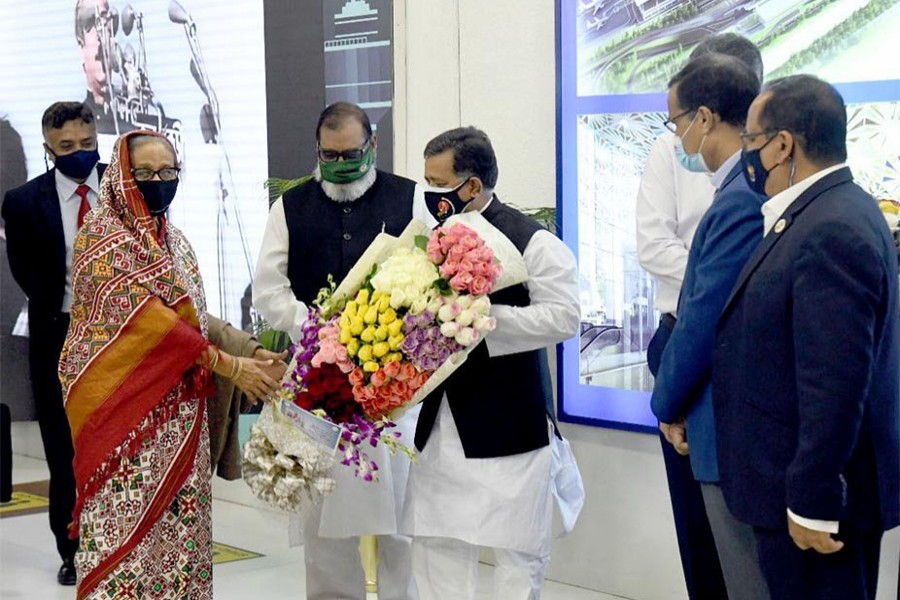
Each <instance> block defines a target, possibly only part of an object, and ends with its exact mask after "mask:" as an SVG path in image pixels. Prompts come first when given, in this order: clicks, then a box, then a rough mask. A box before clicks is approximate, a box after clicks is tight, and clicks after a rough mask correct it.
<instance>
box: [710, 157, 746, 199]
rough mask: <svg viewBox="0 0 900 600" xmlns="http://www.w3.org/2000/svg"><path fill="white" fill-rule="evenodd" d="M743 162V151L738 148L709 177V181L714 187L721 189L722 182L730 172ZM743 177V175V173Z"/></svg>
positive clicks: (717, 189)
mask: <svg viewBox="0 0 900 600" xmlns="http://www.w3.org/2000/svg"><path fill="white" fill-rule="evenodd" d="M739 162H741V151H740V150H738V151H737V152H735V153H734V154H732V155H731V156H729V157H728V159H727V160H726V161H725V162H723V163H722V166H720V167H719V168H718V169H716V172H715V173H713V175H712V177H710V178H709V182H710V183H711V184H712V186H713V188H714V189H715V190H716V191H719V188H721V187H722V184H723V183H725V178H726V177H728V174H729V173H731V170H732V169H733V168H734V167H735V166H736V165H737V164H738V163H739ZM741 177H743V175H741Z"/></svg>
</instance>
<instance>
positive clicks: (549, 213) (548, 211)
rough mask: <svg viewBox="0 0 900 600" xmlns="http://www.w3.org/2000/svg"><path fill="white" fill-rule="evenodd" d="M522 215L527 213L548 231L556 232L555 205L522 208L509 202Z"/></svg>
mask: <svg viewBox="0 0 900 600" xmlns="http://www.w3.org/2000/svg"><path fill="white" fill-rule="evenodd" d="M509 206H511V207H512V208H514V209H516V210H517V211H519V212H520V213H522V214H524V215H528V216H529V217H531V218H532V219H534V220H535V221H537V222H538V223H540V224H541V225H543V226H544V227H546V228H547V230H548V231H549V232H550V233H553V234H556V233H557V232H556V207H555V206H539V207H538V208H522V207H521V206H516V205H515V204H510V205H509Z"/></svg>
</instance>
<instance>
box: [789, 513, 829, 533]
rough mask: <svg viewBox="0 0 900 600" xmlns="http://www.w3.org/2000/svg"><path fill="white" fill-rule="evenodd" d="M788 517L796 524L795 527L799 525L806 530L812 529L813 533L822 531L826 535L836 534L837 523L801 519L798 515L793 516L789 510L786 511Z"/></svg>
mask: <svg viewBox="0 0 900 600" xmlns="http://www.w3.org/2000/svg"><path fill="white" fill-rule="evenodd" d="M787 514H788V517H789V518H790V519H791V521H793V522H794V523H796V524H797V525H801V526H803V527H806V528H807V529H812V530H813V531H824V532H826V533H837V532H838V526H839V522H838V521H820V520H818V519H807V518H805V517H801V516H800V515H798V514H795V513H794V512H793V511H791V509H787Z"/></svg>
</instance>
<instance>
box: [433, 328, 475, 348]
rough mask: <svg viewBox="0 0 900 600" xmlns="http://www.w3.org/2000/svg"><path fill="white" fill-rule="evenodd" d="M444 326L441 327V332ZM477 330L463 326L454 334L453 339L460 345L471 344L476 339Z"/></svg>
mask: <svg viewBox="0 0 900 600" xmlns="http://www.w3.org/2000/svg"><path fill="white" fill-rule="evenodd" d="M443 330H444V328H443V327H441V332H442V333H443ZM478 337H479V336H478V332H477V331H475V330H474V329H472V328H471V327H463V328H462V329H460V330H459V333H457V334H456V336H455V338H454V339H455V340H456V343H457V344H459V345H460V346H471V345H472V344H474V343H475V342H476V341H477V340H478Z"/></svg>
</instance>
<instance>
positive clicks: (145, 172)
mask: <svg viewBox="0 0 900 600" xmlns="http://www.w3.org/2000/svg"><path fill="white" fill-rule="evenodd" d="M179 173H181V169H179V168H178V167H163V168H162V169H159V170H158V171H154V170H153V169H132V170H131V174H132V175H134V179H135V181H150V180H151V179H153V177H154V176H156V175H159V178H160V179H161V180H163V181H175V180H176V179H178V174H179Z"/></svg>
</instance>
